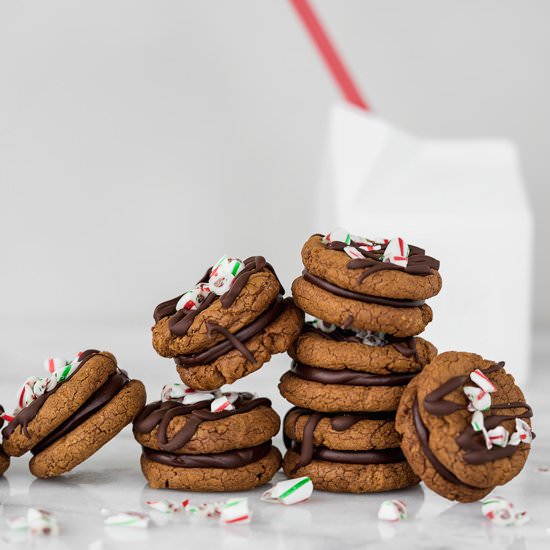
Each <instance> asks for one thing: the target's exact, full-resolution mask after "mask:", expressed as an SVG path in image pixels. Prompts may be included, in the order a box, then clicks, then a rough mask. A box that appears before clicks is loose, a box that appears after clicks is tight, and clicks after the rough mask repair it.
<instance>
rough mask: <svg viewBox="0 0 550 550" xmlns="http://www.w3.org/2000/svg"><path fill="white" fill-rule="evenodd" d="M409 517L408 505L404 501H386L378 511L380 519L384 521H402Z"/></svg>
mask: <svg viewBox="0 0 550 550" xmlns="http://www.w3.org/2000/svg"><path fill="white" fill-rule="evenodd" d="M408 517H409V514H408V512H407V505H406V504H405V503H404V502H403V501H402V500H385V501H384V502H382V504H380V508H379V509H378V519H381V520H383V521H401V520H404V519H407V518H408Z"/></svg>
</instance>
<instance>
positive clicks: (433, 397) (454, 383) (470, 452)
mask: <svg viewBox="0 0 550 550" xmlns="http://www.w3.org/2000/svg"><path fill="white" fill-rule="evenodd" d="M503 367H504V361H500V362H499V363H495V364H493V365H491V366H490V367H488V368H486V369H483V370H482V372H483V373H484V374H485V375H488V374H491V373H493V372H496V371H498V370H500V369H502V368H503ZM469 379H470V377H469V375H462V376H454V377H453V378H450V379H449V380H447V382H445V383H444V384H442V385H441V386H440V387H439V388H437V389H436V390H434V391H432V392H430V393H429V394H428V395H426V396H425V397H424V409H425V411H426V412H427V413H429V414H432V415H434V416H447V415H449V414H453V413H454V412H456V411H461V410H466V409H467V405H466V404H465V403H464V402H463V403H456V402H454V401H449V400H448V399H444V397H446V396H447V395H448V394H450V393H451V392H453V391H455V390H457V389H458V388H460V387H461V386H462V385H463V384H465V383H466V382H467V381H468V380H469ZM463 401H464V398H463ZM415 406H416V413H415V414H416V415H417V416H418V419H419V420H420V421H421V418H420V414H419V412H418V407H417V405H416V402H415ZM495 409H496V410H517V409H519V410H523V412H522V413H520V414H512V415H507V414H489V415H487V416H485V418H484V424H485V428H486V429H487V430H491V429H493V428H496V427H497V426H498V425H500V424H501V423H502V422H504V421H507V420H515V419H516V418H531V417H532V416H533V411H532V409H531V407H530V406H529V405H528V404H527V403H523V402H512V403H494V404H492V405H491V409H490V410H495ZM417 424H418V422H417V421H416V420H415V425H416V426H417ZM424 430H426V428H425V426H424ZM417 431H418V426H417ZM426 431H427V430H426ZM533 437H534V434H533ZM456 442H457V444H458V446H459V447H460V448H461V449H462V450H463V451H464V461H465V462H467V463H468V464H485V463H486V462H490V461H492V460H498V459H499V458H505V457H510V456H512V455H513V454H514V453H515V452H516V450H517V448H518V446H516V445H507V446H505V447H498V446H493V448H491V449H488V448H487V446H486V444H485V440H484V438H483V434H481V433H480V432H475V430H474V428H473V427H472V426H471V425H469V426H468V427H467V428H466V429H465V430H464V431H463V432H462V433H461V434H460V435H458V436H457V438H456ZM430 453H431V451H430ZM426 455H427V456H428V458H429V459H430V462H432V463H433V461H432V459H431V458H430V456H429V455H428V453H427V452H426ZM434 467H435V464H434ZM436 469H437V468H436ZM438 471H439V470H438ZM441 475H443V474H441ZM443 477H445V476H443Z"/></svg>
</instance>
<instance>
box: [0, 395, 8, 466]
mask: <svg viewBox="0 0 550 550" xmlns="http://www.w3.org/2000/svg"><path fill="white" fill-rule="evenodd" d="M4 416H5V413H4V407H2V405H0V428H2V426H3V425H4ZM9 465H10V457H9V456H8V455H7V454H6V453H5V452H4V451H3V450H2V447H0V476H1V475H2V474H3V473H4V472H5V471H6V470H7V469H8V468H9Z"/></svg>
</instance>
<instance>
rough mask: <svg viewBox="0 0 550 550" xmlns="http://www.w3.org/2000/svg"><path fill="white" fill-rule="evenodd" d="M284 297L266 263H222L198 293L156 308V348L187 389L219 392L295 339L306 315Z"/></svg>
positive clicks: (259, 259)
mask: <svg viewBox="0 0 550 550" xmlns="http://www.w3.org/2000/svg"><path fill="white" fill-rule="evenodd" d="M218 284H219V285H220V286H219V287H218V286H217V285H218ZM283 294H284V289H283V288H282V286H281V284H280V283H279V280H278V279H277V276H276V275H275V272H274V271H273V268H272V267H271V266H270V265H269V264H268V263H267V262H266V261H265V259H264V258H263V257H261V256H255V257H252V258H248V259H247V260H245V261H244V262H241V261H240V260H236V259H228V258H225V257H224V258H222V260H220V261H219V262H218V263H217V264H216V265H214V266H213V267H212V268H210V269H209V270H208V271H207V272H206V275H205V276H204V277H203V278H202V279H201V280H200V281H199V283H197V286H196V287H195V288H194V289H192V290H191V291H188V292H187V293H185V294H183V295H181V296H178V297H177V298H174V299H172V300H169V301H168V302H164V303H162V304H160V305H159V306H157V308H156V309H155V314H154V317H155V321H156V324H155V326H154V327H153V346H154V348H155V349H156V350H157V351H158V353H160V354H161V355H163V356H165V357H175V360H176V365H177V369H178V373H179V375H180V377H181V379H182V380H183V381H184V382H185V383H186V384H188V385H189V386H191V387H193V388H196V389H199V390H207V389H215V388H219V387H220V386H222V385H223V384H227V383H231V382H234V381H235V380H237V379H239V378H242V377H243V376H246V375H248V374H250V373H251V372H254V371H256V370H258V369H259V368H260V367H261V366H262V365H263V364H264V363H265V362H267V361H269V360H270V359H271V356H272V355H273V354H275V353H282V352H284V351H286V350H287V349H288V347H289V346H290V345H291V344H292V342H293V341H294V340H295V339H296V337H297V336H298V334H299V332H300V329H301V328H302V324H303V313H302V312H301V311H300V310H299V309H298V308H297V307H296V306H295V305H294V303H293V301H292V299H291V298H287V299H286V300H285V299H283Z"/></svg>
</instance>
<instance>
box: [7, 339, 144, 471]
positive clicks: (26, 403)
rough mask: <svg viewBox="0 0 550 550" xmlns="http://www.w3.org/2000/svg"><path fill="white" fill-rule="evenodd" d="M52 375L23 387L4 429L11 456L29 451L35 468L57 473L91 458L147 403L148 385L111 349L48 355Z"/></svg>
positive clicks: (8, 452)
mask: <svg viewBox="0 0 550 550" xmlns="http://www.w3.org/2000/svg"><path fill="white" fill-rule="evenodd" d="M47 365H49V366H50V376H48V377H47V378H42V377H31V378H29V379H27V381H26V382H25V384H24V385H23V387H22V388H21V391H20V394H19V398H18V405H17V407H16V410H15V412H14V416H13V420H12V421H11V422H9V423H8V424H7V426H6V427H5V428H4V429H3V430H2V435H3V449H4V451H5V452H6V453H7V454H8V455H10V456H21V455H23V454H24V453H26V452H27V451H31V452H32V454H33V455H34V457H33V458H32V460H31V461H30V464H29V468H30V470H31V472H32V473H33V474H34V475H35V476H37V477H41V478H47V477H54V476H58V475H60V474H63V473H65V472H68V471H69V470H72V469H73V468H74V467H75V466H77V465H78V464H80V463H81V462H83V461H84V460H86V459H87V458H89V457H90V456H91V455H92V454H94V453H95V452H96V451H97V450H98V449H100V448H101V447H102V446H103V445H105V443H107V442H108V441H110V440H111V439H112V438H113V437H114V436H115V435H116V434H118V433H119V432H120V431H121V430H122V429H123V428H124V427H125V426H126V425H128V424H130V423H131V422H132V420H133V418H134V417H135V415H136V414H137V413H138V412H139V411H140V410H141V409H142V408H143V406H144V404H145V388H144V386H143V384H142V383H141V382H140V381H139V380H130V379H129V377H128V375H127V373H126V372H125V371H123V370H120V369H119V368H118V366H117V362H116V359H115V357H114V356H113V355H112V354H111V353H108V352H100V351H97V350H87V351H85V352H83V353H81V354H79V355H78V356H77V357H76V358H75V359H74V360H72V361H70V362H67V361H64V360H62V359H50V360H48V361H47Z"/></svg>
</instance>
